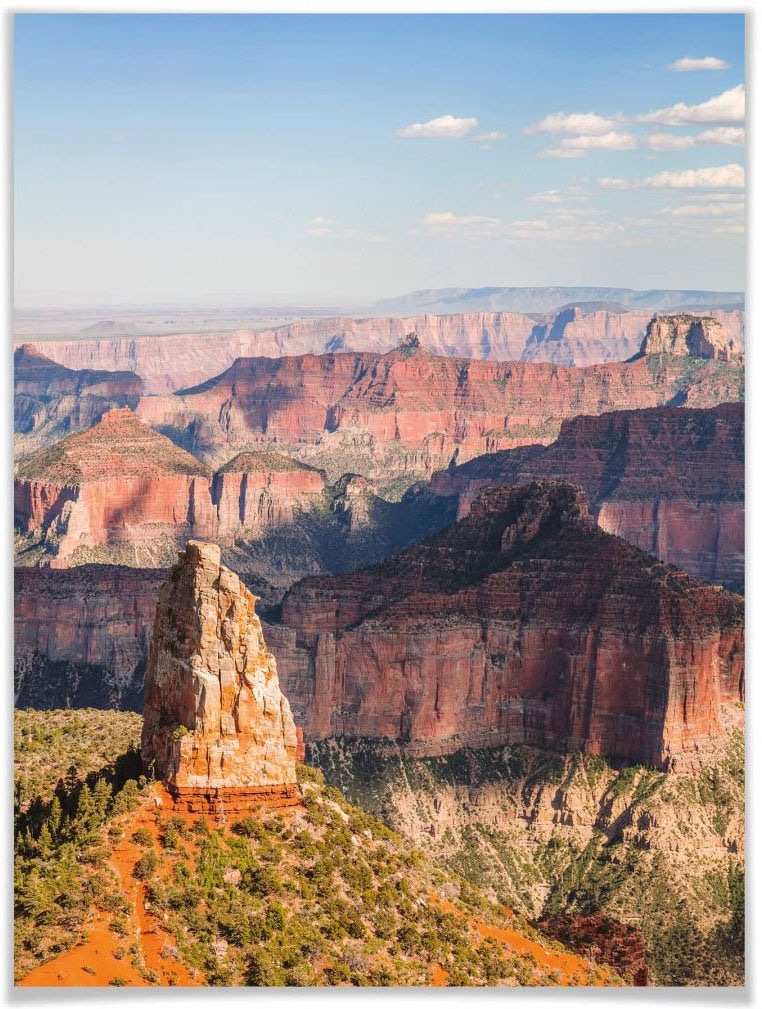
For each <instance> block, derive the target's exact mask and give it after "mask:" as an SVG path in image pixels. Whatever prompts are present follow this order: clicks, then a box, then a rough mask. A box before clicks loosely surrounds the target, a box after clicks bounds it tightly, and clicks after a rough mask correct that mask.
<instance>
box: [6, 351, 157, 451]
mask: <svg viewBox="0 0 762 1009" xmlns="http://www.w3.org/2000/svg"><path fill="white" fill-rule="evenodd" d="M13 370H14V418H13V419H14V432H15V441H16V446H15V447H16V451H17V452H29V451H33V450H34V449H35V448H37V447H38V446H40V445H42V444H46V443H49V442H51V441H54V440H55V439H56V438H62V437H64V436H65V435H67V434H70V433H72V432H74V431H84V430H86V429H87V428H89V427H92V425H93V424H95V423H97V421H98V420H100V418H101V417H102V416H103V414H104V413H106V411H108V410H110V409H112V408H113V407H123V406H127V407H131V408H132V409H134V408H135V407H136V406H137V404H138V400H139V399H140V396H141V395H142V392H143V383H142V381H141V380H140V379H139V378H138V376H137V375H135V374H133V373H132V372H127V371H122V372H114V371H72V370H71V369H70V368H65V367H63V366H62V365H60V364H57V363H56V362H55V361H52V360H50V359H49V358H47V357H43V355H42V354H40V353H39V352H38V351H37V350H35V348H34V347H33V346H29V345H28V344H25V345H24V346H22V347H19V349H18V350H16V352H15V354H14V355H13Z"/></svg>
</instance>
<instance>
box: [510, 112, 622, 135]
mask: <svg viewBox="0 0 762 1009" xmlns="http://www.w3.org/2000/svg"><path fill="white" fill-rule="evenodd" d="M621 121H622V120H621V117H616V118H609V117H606V116H599V115H597V114H596V113H595V112H572V113H568V114H567V113H566V112H553V113H551V115H549V116H545V118H544V119H541V120H540V121H539V123H533V124H532V125H531V126H527V127H526V129H525V130H524V133H527V134H529V135H530V136H531V135H532V134H535V133H578V134H582V135H585V136H593V135H595V136H598V135H600V134H602V133H609V132H610V131H611V130H613V129H614V128H615V127H616V126H617V125H618V124H619V123H620V122H621Z"/></svg>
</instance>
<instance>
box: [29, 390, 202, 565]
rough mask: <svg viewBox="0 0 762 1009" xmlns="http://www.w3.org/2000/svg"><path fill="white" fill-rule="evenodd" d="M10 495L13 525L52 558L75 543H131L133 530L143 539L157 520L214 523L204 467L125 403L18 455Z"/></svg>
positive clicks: (59, 558)
mask: <svg viewBox="0 0 762 1009" xmlns="http://www.w3.org/2000/svg"><path fill="white" fill-rule="evenodd" d="M14 498H15V500H14V511H15V522H16V525H17V527H18V528H19V529H20V530H21V531H22V532H23V533H26V534H27V535H29V536H31V537H32V539H33V540H35V541H37V542H39V543H46V544H47V546H48V548H49V550H50V552H51V555H52V556H51V557H50V558H49V561H50V563H51V564H52V565H62V564H67V563H69V562H70V559H71V558H72V555H73V554H74V553H75V551H76V550H77V548H78V547H86V548H87V547H97V546H99V545H101V544H115V543H134V542H135V540H136V537H138V534H139V531H142V535H143V537H144V538H145V537H147V538H148V539H149V540H150V538H152V537H155V536H156V535H157V532H158V530H157V527H168V528H170V529H174V528H175V527H180V528H182V529H183V530H185V531H186V532H188V531H190V530H194V531H196V532H197V533H199V534H201V535H205V534H206V535H209V533H210V532H212V531H213V528H214V522H213V510H212V501H211V493H210V474H209V473H208V471H207V470H206V468H205V467H204V466H203V465H202V464H201V463H200V462H199V461H198V460H197V459H195V458H194V457H193V456H192V455H190V454H189V453H187V452H185V451H183V450H182V449H180V448H178V447H177V446H176V445H174V444H173V443H172V442H171V441H169V439H168V438H164V437H163V436H162V435H160V434H157V433H156V432H155V431H152V430H151V428H149V427H147V426H146V425H145V424H142V423H141V422H140V421H139V420H137V418H136V417H135V415H134V414H133V413H132V411H131V410H127V409H124V410H112V411H110V412H109V413H107V414H104V416H103V417H102V419H101V420H100V422H99V423H98V424H97V425H96V426H95V427H93V428H91V429H90V430H89V431H86V432H84V433H82V434H76V435H72V436H71V437H69V438H66V439H64V440H63V441H62V442H58V443H57V444H56V445H54V446H53V447H52V448H51V449H45V450H42V451H41V452H38V453H36V454H35V455H33V456H31V457H29V458H28V459H26V460H24V461H23V462H22V463H21V464H20V465H19V466H18V469H17V475H16V481H15V494H14Z"/></svg>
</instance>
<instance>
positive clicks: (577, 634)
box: [268, 481, 744, 768]
mask: <svg viewBox="0 0 762 1009" xmlns="http://www.w3.org/2000/svg"><path fill="white" fill-rule="evenodd" d="M268 635H269V641H270V642H271V647H272V648H273V651H275V653H276V654H277V656H278V665H279V669H280V675H281V678H282V680H283V683H284V684H285V689H286V690H287V692H288V694H289V697H290V699H291V703H292V704H293V706H294V712H295V714H296V717H297V720H298V721H299V722H300V724H302V725H303V726H304V730H305V738H306V739H307V740H308V741H312V740H319V739H324V738H330V737H342V736H344V737H347V738H361V737H370V738H375V739H380V740H384V739H386V740H390V741H395V742H397V743H401V744H403V745H404V746H405V747H406V748H407V749H408V750H409V751H410V753H411V754H413V755H415V754H426V753H438V752H440V753H441V752H447V751H453V750H456V749H458V748H460V747H462V746H475V747H479V746H494V745H505V744H511V743H523V744H525V745H529V746H534V747H538V748H540V749H548V750H557V751H561V752H568V751H569V750H574V749H582V750H584V751H586V752H589V753H596V754H603V755H606V756H608V757H613V758H619V759H622V760H626V761H632V762H640V763H646V764H649V765H652V766H656V767H659V768H682V767H685V768H694V767H697V766H701V765H702V762H703V761H704V760H706V759H709V758H710V757H711V755H712V754H713V752H714V749H715V748H716V746H717V743H718V740H720V739H722V738H724V731H723V729H722V724H721V717H720V715H721V712H720V709H721V707H722V706H723V705H724V704H728V703H730V704H732V703H733V702H738V701H740V700H742V699H743V690H744V687H743V677H744V651H743V648H744V645H743V640H744V638H743V600H742V599H740V598H739V597H738V596H734V595H731V594H729V593H726V592H724V591H723V590H722V589H716V588H714V587H713V586H709V585H704V584H702V583H699V582H696V581H694V580H693V579H691V578H690V577H689V576H687V575H685V574H683V573H681V572H679V571H677V570H676V569H675V568H671V567H669V566H666V565H664V564H662V563H660V562H658V561H656V560H655V559H654V558H652V557H651V556H649V555H647V554H645V553H643V552H642V551H640V550H638V549H637V548H636V547H633V546H631V545H630V544H629V543H626V542H625V541H624V540H621V539H619V538H618V537H615V536H610V535H609V534H607V533H604V532H602V531H601V530H600V529H599V528H598V527H597V526H596V525H595V523H594V522H593V521H592V519H591V518H590V517H589V515H588V509H587V504H586V502H585V499H584V495H583V493H582V491H581V490H580V489H579V488H576V487H574V486H572V485H570V484H565V483H560V482H552V481H537V482H534V483H532V484H529V485H527V486H524V487H520V488H517V489H513V490H506V489H501V490H494V491H487V492H485V493H484V495H483V496H482V497H481V498H480V499H479V500H478V501H477V502H475V504H474V506H473V507H472V509H471V513H470V514H469V515H468V516H467V517H466V518H465V519H462V520H461V521H460V522H458V523H456V524H455V525H454V526H452V527H450V528H449V529H447V530H445V531H444V532H442V533H439V534H438V535H436V536H433V537H431V538H430V539H428V540H426V541H425V542H424V543H422V544H419V545H418V546H415V547H412V548H410V549H408V550H405V551H403V552H402V553H400V554H398V555H396V556H395V557H392V558H390V559H389V560H388V561H385V562H384V563H382V564H380V565H377V566H376V567H373V568H367V569H365V570H363V571H357V572H354V573H352V574H347V575H342V576H341V577H340V578H339V577H335V578H334V577H323V578H306V579H304V580H303V581H301V582H300V583H298V584H297V585H296V586H295V587H294V588H293V589H292V590H291V591H290V592H289V593H288V594H287V595H286V597H285V599H284V602H283V607H282V618H281V623H280V624H278V625H277V626H274V627H272V628H271V629H270V630H268Z"/></svg>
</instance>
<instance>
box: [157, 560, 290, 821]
mask: <svg viewBox="0 0 762 1009" xmlns="http://www.w3.org/2000/svg"><path fill="white" fill-rule="evenodd" d="M255 603H256V597H255V596H253V595H252V593H251V592H249V590H248V589H247V588H246V587H245V585H243V583H242V582H241V581H240V579H239V578H238V576H237V575H235V574H234V573H233V572H232V571H229V570H228V569H227V568H225V567H223V566H222V564H221V563H220V548H219V547H218V546H216V545H215V544H211V543H199V542H195V541H190V542H189V543H188V544H187V546H186V548H185V551H184V552H183V553H181V554H180V559H179V562H178V563H177V564H176V565H175V566H174V567H173V568H172V570H171V571H170V573H169V577H168V578H167V581H166V582H165V583H164V585H163V586H162V588H161V589H160V591H159V602H158V606H157V610H156V619H155V621H154V625H153V634H152V637H151V646H150V649H149V653H148V669H147V673H146V700H145V714H144V722H143V732H142V736H141V754H142V757H143V760H144V762H145V763H146V765H153V766H154V768H155V771H156V774H157V777H159V778H161V779H162V780H163V781H164V783H165V785H166V787H167V790H168V791H169V793H170V794H171V795H172V797H173V799H174V802H175V804H176V805H177V806H181V807H183V808H186V809H188V810H191V811H199V810H201V811H208V812H210V813H217V814H218V815H219V814H220V813H228V812H241V811H242V810H246V809H249V808H251V807H252V806H254V805H257V804H259V803H263V802H265V803H268V804H277V805H292V804H294V803H296V802H298V797H299V791H298V786H297V783H296V762H297V760H300V759H303V756H304V748H303V745H302V742H301V736H300V734H299V732H298V731H297V729H296V727H295V725H294V720H293V718H292V717H291V709H290V708H289V704H288V701H287V699H286V698H285V697H284V696H283V694H282V693H281V691H280V686H279V684H278V673H277V670H276V666H275V659H274V658H273V656H272V654H271V653H270V652H269V651H268V650H267V646H266V645H265V640H264V637H263V635H262V627H261V625H260V623H259V618H258V617H257V615H256V612H255Z"/></svg>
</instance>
